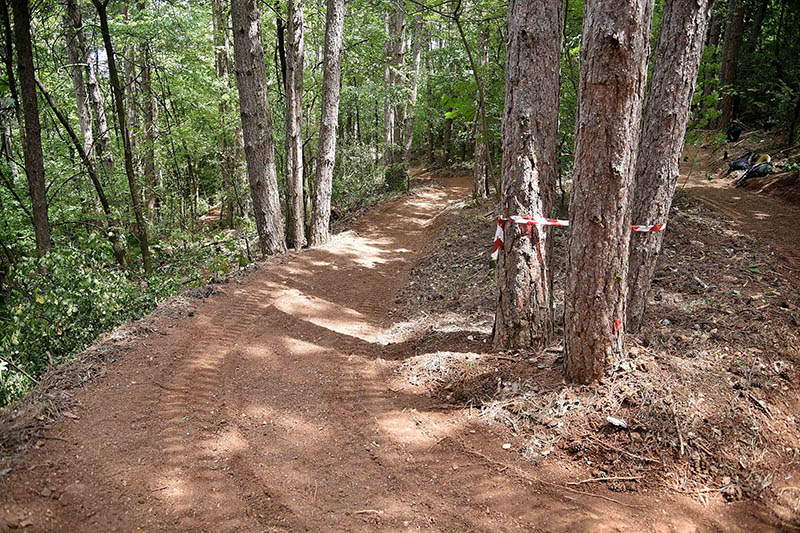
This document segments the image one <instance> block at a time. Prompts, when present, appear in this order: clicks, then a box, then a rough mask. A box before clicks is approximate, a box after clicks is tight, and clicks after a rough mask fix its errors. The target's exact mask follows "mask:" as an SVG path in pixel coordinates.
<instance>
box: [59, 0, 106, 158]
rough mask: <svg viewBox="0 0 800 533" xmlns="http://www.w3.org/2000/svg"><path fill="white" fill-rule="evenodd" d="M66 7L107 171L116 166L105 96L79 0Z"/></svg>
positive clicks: (97, 147)
mask: <svg viewBox="0 0 800 533" xmlns="http://www.w3.org/2000/svg"><path fill="white" fill-rule="evenodd" d="M66 9H67V13H68V16H69V19H70V21H71V22H72V25H73V28H74V32H75V34H74V35H75V39H76V41H77V42H76V45H77V47H78V53H79V55H80V57H81V64H83V68H84V69H85V71H86V91H87V93H88V100H89V107H90V108H91V110H92V113H93V115H94V123H95V129H96V135H95V139H94V142H95V150H96V152H97V156H98V158H99V159H100V160H101V161H102V162H103V165H104V167H105V169H106V170H107V171H110V170H112V169H113V168H114V154H113V152H112V150H111V134H110V132H109V129H108V120H107V119H106V112H105V109H104V108H103V97H102V94H101V93H100V84H99V83H98V82H97V73H96V70H95V65H94V62H93V61H92V59H91V58H90V57H89V51H88V49H87V46H86V34H85V33H84V31H83V20H82V19H83V17H82V15H81V10H80V7H79V6H78V2H77V0H66Z"/></svg>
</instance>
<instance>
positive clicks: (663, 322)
mask: <svg viewBox="0 0 800 533" xmlns="http://www.w3.org/2000/svg"><path fill="white" fill-rule="evenodd" d="M670 324H672V322H670V320H669V319H668V318H665V319H664V320H662V321H661V325H662V326H669V325H670Z"/></svg>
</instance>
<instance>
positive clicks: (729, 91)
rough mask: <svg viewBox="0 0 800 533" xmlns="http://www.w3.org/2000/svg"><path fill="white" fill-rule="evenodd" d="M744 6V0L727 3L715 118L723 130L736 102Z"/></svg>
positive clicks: (727, 126) (728, 122) (718, 126)
mask: <svg viewBox="0 0 800 533" xmlns="http://www.w3.org/2000/svg"><path fill="white" fill-rule="evenodd" d="M744 8H745V0H730V3H729V5H728V21H727V22H726V24H725V37H724V41H723V42H722V65H721V67H720V72H719V82H720V86H721V87H722V91H723V93H722V99H721V100H720V105H719V111H720V115H719V118H718V119H717V128H718V129H720V130H723V131H724V130H727V129H728V128H729V127H730V125H731V122H732V121H733V108H734V104H735V102H736V95H735V94H734V88H735V87H736V74H737V67H738V61H739V48H740V47H741V44H742V34H743V33H744Z"/></svg>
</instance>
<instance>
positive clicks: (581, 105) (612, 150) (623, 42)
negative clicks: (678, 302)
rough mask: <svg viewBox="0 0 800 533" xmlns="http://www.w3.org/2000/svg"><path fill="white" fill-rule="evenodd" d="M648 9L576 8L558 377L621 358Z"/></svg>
mask: <svg viewBox="0 0 800 533" xmlns="http://www.w3.org/2000/svg"><path fill="white" fill-rule="evenodd" d="M652 14H653V0H614V1H612V2H609V1H607V0H606V1H602V0H589V1H587V2H586V4H585V14H584V17H585V18H584V23H583V40H582V46H581V66H580V72H581V77H580V83H579V91H578V109H579V112H578V124H577V133H576V139H575V169H574V173H573V176H574V177H573V189H572V199H571V202H570V223H571V231H570V239H569V266H568V269H567V272H568V274H567V289H566V293H565V298H564V300H565V302H566V303H565V311H564V323H565V335H566V340H565V343H566V344H565V347H566V356H565V371H566V375H567V378H568V379H570V380H571V381H577V382H579V383H590V382H592V381H593V380H596V379H600V378H601V377H602V376H603V374H604V372H605V370H606V368H607V367H608V365H609V364H610V363H611V361H613V360H614V358H615V357H620V356H622V355H623V353H624V352H623V349H624V346H623V341H624V331H625V325H624V320H625V301H626V296H627V294H626V293H627V290H626V289H627V279H626V276H627V261H628V246H629V243H630V233H631V228H630V209H629V207H630V195H631V190H632V186H633V173H634V169H635V165H636V148H637V146H638V139H639V129H640V126H641V117H642V97H643V95H644V88H645V83H646V79H647V54H648V51H649V48H650V22H651V19H652Z"/></svg>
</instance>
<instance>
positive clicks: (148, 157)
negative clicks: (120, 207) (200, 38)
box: [139, 42, 161, 223]
mask: <svg viewBox="0 0 800 533" xmlns="http://www.w3.org/2000/svg"><path fill="white" fill-rule="evenodd" d="M139 53H140V55H141V58H142V102H143V103H144V141H145V149H144V183H145V201H146V205H145V207H146V212H147V219H148V220H149V221H150V223H152V222H153V220H155V215H156V203H157V202H158V198H159V197H160V196H161V186H160V184H159V183H158V181H160V180H159V179H158V176H157V174H159V172H158V170H157V168H156V165H157V163H158V162H157V161H156V134H157V128H158V126H157V124H158V105H157V103H156V99H155V96H154V95H153V87H152V81H151V73H152V56H151V54H150V47H149V44H148V43H146V42H145V43H142V44H141V45H140V50H139Z"/></svg>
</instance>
